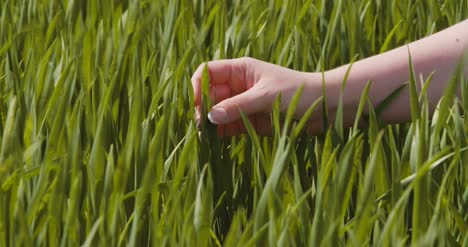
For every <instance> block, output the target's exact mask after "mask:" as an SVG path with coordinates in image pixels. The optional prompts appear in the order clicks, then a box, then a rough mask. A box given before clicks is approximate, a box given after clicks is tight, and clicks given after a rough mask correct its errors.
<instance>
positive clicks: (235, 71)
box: [192, 57, 322, 136]
mask: <svg viewBox="0 0 468 247" xmlns="http://www.w3.org/2000/svg"><path fill="white" fill-rule="evenodd" d="M204 66H205V64H201V65H200V66H199V67H198V69H197V70H196V71H195V73H194V74H193V77H192V84H193V89H194V93H195V106H196V107H197V123H200V118H201V115H200V114H201V107H200V104H201V78H202V71H203V68H204ZM207 67H208V72H209V76H210V95H211V100H212V101H213V103H214V104H215V106H214V107H213V108H212V109H211V111H210V112H209V114H208V118H209V120H210V121H211V122H212V123H214V124H216V125H217V126H218V134H219V135H220V136H232V135H238V134H240V133H243V132H245V126H244V124H243V122H242V119H241V117H240V112H241V111H242V112H243V113H245V114H246V115H248V117H249V119H250V121H251V123H252V125H253V126H254V128H255V129H256V130H257V132H258V133H259V134H269V133H271V130H272V128H271V120H270V113H271V110H272V105H273V102H274V100H275V99H276V97H277V95H278V94H279V93H281V105H280V110H281V112H285V111H286V110H287V108H288V106H289V103H290V100H291V98H292V97H293V95H294V94H295V92H296V90H297V89H299V87H301V86H302V85H304V91H303V93H302V95H301V99H300V101H299V104H298V106H297V109H296V113H295V115H296V117H297V118H298V119H299V118H300V117H301V116H302V115H303V114H304V113H305V112H306V111H307V109H308V108H309V106H310V105H311V104H312V103H313V102H314V101H315V100H316V99H318V98H319V97H320V96H321V95H322V81H321V75H320V74H316V73H305V72H298V71H294V70H290V69H287V68H284V67H281V66H278V65H274V64H270V63H266V62H263V61H259V60H256V59H253V58H248V57H245V58H237V59H229V60H217V61H211V62H208V65H207ZM319 108H320V107H319ZM318 110H319V109H318ZM319 116H320V112H319V111H317V112H316V113H314V114H313V116H312V118H311V120H312V121H313V120H319V119H320V118H319ZM316 122H317V123H313V122H312V123H311V125H310V126H311V129H309V131H311V132H320V129H321V121H316Z"/></svg>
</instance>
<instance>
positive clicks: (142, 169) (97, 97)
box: [0, 0, 468, 246]
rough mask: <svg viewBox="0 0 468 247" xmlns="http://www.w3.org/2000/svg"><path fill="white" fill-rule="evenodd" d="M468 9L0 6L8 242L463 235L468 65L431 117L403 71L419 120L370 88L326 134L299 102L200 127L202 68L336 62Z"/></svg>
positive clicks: (444, 240)
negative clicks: (399, 112) (236, 132)
mask: <svg viewBox="0 0 468 247" xmlns="http://www.w3.org/2000/svg"><path fill="white" fill-rule="evenodd" d="M466 18H468V2H467V1H466V0H461V1H460V0H445V1H441V0H427V1H409V0H405V1H403V0H402V1H380V0H356V1H345V0H334V1H325V0H323V1H319V0H308V1H305V0H304V1H303V0H289V1H281V0H270V1H265V0H258V1H253V0H252V1H247V0H232V1H224V0H223V1H216V0H194V1H169V0H154V1H150V0H147V1H144V0H141V1H121V0H100V1H94V0H82V1H81V0H0V246H78V245H82V246H127V245H128V246H408V245H415V246H468V234H467V232H468V165H467V164H468V119H467V118H465V115H466V113H467V112H468V80H467V78H464V77H463V75H462V73H460V71H459V73H454V75H453V78H452V79H451V80H450V81H449V82H448V83H447V85H448V86H447V88H446V89H445V91H444V92H445V93H444V97H443V98H442V99H441V100H440V102H439V105H438V108H437V110H436V112H435V113H434V114H433V115H432V114H429V110H428V99H427V96H426V94H425V93H424V88H426V87H425V86H426V85H428V83H430V78H429V79H427V80H421V78H420V76H419V75H417V74H415V73H414V69H413V68H412V67H411V66H409V68H408V73H409V75H411V76H410V80H409V81H408V82H407V83H406V84H405V86H408V87H409V90H410V92H411V96H410V97H411V106H408V107H411V117H412V121H411V122H408V123H404V124H394V125H386V124H383V123H382V121H381V120H380V116H379V113H380V112H381V111H382V109H384V108H385V107H386V106H387V105H388V104H390V103H391V100H392V97H391V96H389V97H388V98H387V99H386V100H385V101H384V102H383V103H382V104H380V105H378V106H372V105H370V104H367V103H366V102H367V99H368V98H367V92H368V91H366V90H364V91H363V92H362V95H361V104H360V108H359V110H358V113H357V116H356V119H363V120H365V122H366V123H367V124H366V125H365V126H361V127H360V128H358V121H356V124H355V125H354V126H353V127H351V128H344V127H343V121H342V117H341V116H342V113H343V112H342V111H341V112H339V111H338V113H341V115H340V114H338V115H337V118H336V120H335V121H333V122H329V121H328V117H327V113H326V112H325V113H324V117H323V121H324V123H325V124H326V126H328V128H327V129H326V131H325V132H324V133H323V134H321V135H318V136H311V135H309V134H307V133H305V132H304V131H302V130H303V129H304V125H305V124H306V120H307V118H306V117H305V118H303V119H302V120H300V121H297V120H293V119H292V115H293V114H292V113H293V112H294V108H295V104H294V100H293V103H292V104H291V105H290V107H289V109H288V112H286V113H279V110H278V108H279V107H278V101H276V102H275V104H274V110H273V113H272V115H271V121H272V123H273V126H274V128H273V134H272V135H269V136H259V135H257V134H256V132H255V131H254V130H253V129H252V128H251V126H250V125H249V123H248V120H247V118H244V119H245V121H246V122H245V124H246V128H247V133H246V134H243V135H240V136H236V137H227V138H219V137H217V135H216V132H215V129H214V127H213V126H212V125H210V124H208V123H207V120H206V119H203V121H202V122H203V123H202V128H201V129H200V130H199V129H197V127H196V123H195V117H194V115H195V109H194V107H193V105H194V96H193V89H192V85H191V80H190V78H191V76H192V73H193V72H194V71H195V69H196V68H197V67H198V65H200V64H201V63H203V62H206V61H210V60H214V59H222V58H236V57H243V56H250V57H254V58H257V59H261V60H264V61H267V62H270V63H274V64H278V65H282V66H285V67H289V68H291V69H296V70H301V71H310V72H313V71H317V72H320V71H325V70H328V69H332V68H335V67H337V66H339V65H343V64H347V63H349V62H351V61H352V60H353V59H362V58H365V57H369V56H371V55H375V54H379V53H382V52H385V51H388V50H390V49H392V48H395V47H398V46H401V45H404V44H406V43H409V42H411V41H414V40H417V39H419V38H422V37H426V36H428V35H430V34H432V33H435V32H437V31H439V30H442V29H444V28H446V27H448V26H450V25H453V24H455V23H457V22H460V21H462V20H464V19H466ZM205 75H207V74H205ZM208 82H209V78H207V76H205V77H204V79H203V84H204V85H205V86H206V85H207V83H208ZM416 85H418V87H416ZM420 85H421V86H422V91H419V90H417V89H416V88H421V87H420ZM205 88H206V87H205ZM457 88H461V89H460V90H459V92H460V93H459V95H461V97H456V96H455V95H456V93H457V92H456V90H457ZM204 93H205V95H206V91H205V92H204ZM395 93H398V92H395ZM298 97H300V92H298V93H297V95H296V98H295V99H298ZM324 101H325V102H326V99H324ZM203 102H204V106H203V107H205V109H208V108H209V107H210V102H209V97H205V98H204V101H203ZM315 106H317V105H315ZM364 108H366V109H368V110H366V111H365V112H369V114H364V113H363V112H364V111H363V109H364ZM311 110H313V108H311ZM280 122H281V123H280Z"/></svg>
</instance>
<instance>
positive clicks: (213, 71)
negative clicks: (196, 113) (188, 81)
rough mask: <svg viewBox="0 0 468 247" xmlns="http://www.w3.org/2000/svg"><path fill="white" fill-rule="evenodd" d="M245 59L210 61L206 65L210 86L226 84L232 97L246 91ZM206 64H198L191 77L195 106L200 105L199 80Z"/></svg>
mask: <svg viewBox="0 0 468 247" xmlns="http://www.w3.org/2000/svg"><path fill="white" fill-rule="evenodd" d="M246 60H247V58H235V59H223V60H215V61H210V62H208V64H207V67H208V73H209V77H210V83H211V84H228V86H229V87H230V89H231V92H232V93H233V95H236V94H239V93H242V92H244V91H245V90H247V82H246V73H247V72H246V71H247V65H246V63H247V61H246ZM205 64H206V63H202V64H200V66H198V68H197V70H196V71H195V73H193V76H192V87H193V91H194V94H195V106H197V105H199V104H200V103H201V80H202V74H203V68H204V67H205Z"/></svg>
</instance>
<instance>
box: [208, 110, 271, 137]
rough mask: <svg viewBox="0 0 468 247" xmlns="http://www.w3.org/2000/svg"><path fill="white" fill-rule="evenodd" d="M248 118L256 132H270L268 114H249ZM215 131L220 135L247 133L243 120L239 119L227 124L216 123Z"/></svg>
mask: <svg viewBox="0 0 468 247" xmlns="http://www.w3.org/2000/svg"><path fill="white" fill-rule="evenodd" d="M248 119H249V122H250V124H251V125H252V127H253V128H254V129H255V131H256V133H257V134H259V135H263V136H265V135H270V134H271V133H272V126H271V117H270V114H256V115H253V116H249V117H248ZM217 132H218V136H220V137H229V136H238V135H240V134H245V133H247V128H246V127H245V124H244V121H243V120H242V119H239V120H236V121H234V122H231V123H228V124H222V125H218V127H217Z"/></svg>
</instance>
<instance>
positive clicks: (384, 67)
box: [192, 20, 468, 136]
mask: <svg viewBox="0 0 468 247" xmlns="http://www.w3.org/2000/svg"><path fill="white" fill-rule="evenodd" d="M467 50H468V20H465V21H462V22H460V23H458V24H456V25H453V26H451V27H449V28H447V29H445V30H442V31H440V32H438V33H435V34H433V35H431V36H428V37H426V38H423V39H420V40H417V41H415V42H412V43H410V44H408V45H405V46H401V47H399V48H396V49H393V50H390V51H388V52H385V53H382V54H379V55H376V56H372V57H369V58H366V59H363V60H360V61H357V62H355V63H353V64H352V65H349V64H348V65H344V66H342V67H339V68H336V69H332V70H329V71H326V72H324V73H323V74H322V73H308V72H300V71H295V70H291V69H288V68H284V67H281V66H278V65H274V64H270V63H267V62H263V61H260V60H256V59H253V58H248V57H244V58H236V59H227V60H216V61H210V62H208V64H207V67H208V72H209V75H210V83H211V84H210V94H211V99H212V100H213V101H214V104H215V105H214V106H213V108H212V109H211V111H210V112H209V114H208V119H209V120H210V121H211V122H212V123H214V124H216V125H217V129H218V134H219V135H220V136H233V135H238V134H241V133H244V132H245V126H244V124H243V122H242V120H241V117H240V112H241V111H242V112H244V113H245V114H246V115H248V116H249V119H250V121H251V123H252V125H253V127H254V128H255V129H256V130H257V132H258V133H259V134H264V135H267V134H269V133H271V120H270V119H271V118H270V113H271V111H272V105H273V102H274V100H275V98H276V97H277V96H278V95H279V94H280V95H281V106H280V109H281V111H282V112H283V113H284V112H285V111H286V110H287V108H288V106H289V103H290V100H291V98H292V96H293V95H294V93H295V92H296V91H297V89H298V88H300V87H301V86H304V91H303V93H302V97H301V99H300V101H299V105H298V107H297V110H296V113H295V116H296V118H297V119H300V117H301V116H302V115H303V114H304V113H305V112H306V111H307V109H308V108H309V106H310V105H312V103H313V102H314V101H315V100H316V99H318V98H320V97H321V96H322V79H324V82H325V84H324V85H325V90H326V94H327V95H326V97H327V105H328V108H327V109H328V112H329V114H330V120H331V121H333V119H334V115H335V112H336V109H337V105H338V99H339V95H340V93H341V85H342V82H343V78H344V76H345V74H346V71H347V70H348V68H349V66H351V70H350V72H349V76H348V79H347V86H346V88H345V89H344V94H343V103H344V111H343V112H344V124H345V126H351V125H352V124H353V123H354V116H355V113H356V111H357V107H358V104H359V100H360V96H361V93H362V91H363V90H364V88H365V86H366V84H367V82H368V81H369V80H371V81H372V84H371V86H370V88H369V95H368V97H369V100H370V102H371V103H372V105H373V106H374V107H375V106H376V105H378V104H379V103H380V102H382V101H383V100H384V99H385V98H386V97H387V96H388V95H390V94H391V93H392V92H393V91H394V90H396V89H397V88H399V87H400V86H401V85H402V84H404V83H406V82H407V81H409V72H408V68H409V65H408V54H411V58H412V61H413V65H414V69H415V72H416V75H417V80H418V82H420V81H421V79H422V80H425V79H427V78H428V77H429V75H431V73H432V74H433V75H432V76H433V77H432V82H431V84H430V86H429V88H428V90H427V94H428V99H429V106H430V112H431V113H432V112H433V111H434V109H435V107H436V104H437V103H438V101H439V100H440V98H441V96H442V94H443V92H444V88H445V86H446V84H447V82H448V81H449V79H450V78H451V77H452V76H453V73H454V71H455V69H456V67H457V65H458V64H459V63H460V62H462V61H463V58H464V55H465V54H466V52H467ZM465 58H466V57H465ZM465 60H466V59H465ZM204 66H205V64H201V65H200V66H199V67H198V69H197V70H196V71H195V73H194V74H193V76H192V85H193V89H194V94H195V106H196V107H197V122H198V123H199V122H200V118H201V116H200V114H201V111H200V104H201V78H202V71H203V68H204ZM462 66H463V72H464V75H465V78H468V64H467V63H466V62H464V63H463V65H462ZM322 76H324V78H322ZM418 89H419V90H420V87H418ZM459 91H460V90H459ZM409 105H410V102H409V88H408V87H406V88H404V89H403V90H402V91H401V93H400V94H399V96H398V97H397V98H396V99H395V100H394V101H393V102H392V103H391V104H390V105H389V106H388V107H387V108H386V109H385V110H384V111H383V112H382V115H381V118H382V120H383V121H384V122H386V123H402V122H406V121H409V120H410V119H411V110H410V107H409ZM320 109H321V107H318V110H317V111H315V112H314V114H313V115H312V117H311V118H310V124H309V126H308V131H309V132H310V133H312V134H320V133H322V132H323V129H324V126H323V121H322V119H321V116H322V112H321V110H320Z"/></svg>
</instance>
